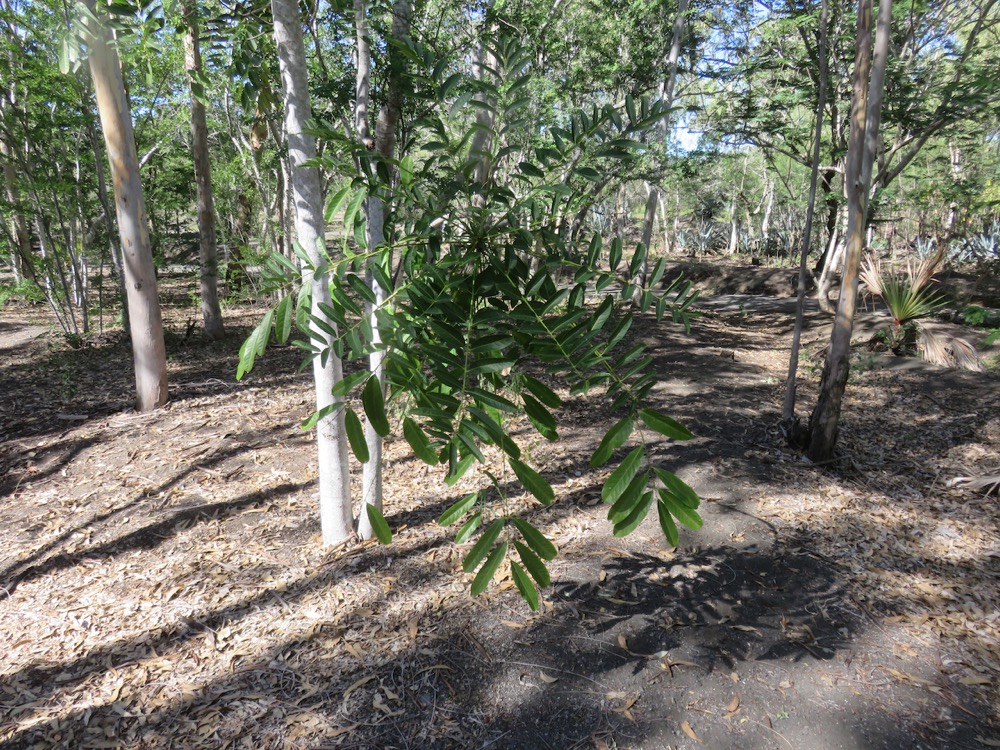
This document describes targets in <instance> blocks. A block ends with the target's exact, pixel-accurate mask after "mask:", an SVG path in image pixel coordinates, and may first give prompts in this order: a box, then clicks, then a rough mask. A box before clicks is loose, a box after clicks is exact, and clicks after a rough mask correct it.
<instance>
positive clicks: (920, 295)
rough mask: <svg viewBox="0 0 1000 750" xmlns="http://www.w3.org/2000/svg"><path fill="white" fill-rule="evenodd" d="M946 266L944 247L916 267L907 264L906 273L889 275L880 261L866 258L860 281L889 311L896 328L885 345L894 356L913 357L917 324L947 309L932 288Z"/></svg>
mask: <svg viewBox="0 0 1000 750" xmlns="http://www.w3.org/2000/svg"><path fill="white" fill-rule="evenodd" d="M943 264H944V247H940V248H939V249H938V251H937V252H936V253H934V254H933V255H928V256H926V257H925V258H924V259H923V260H922V261H920V263H918V264H917V265H916V267H914V266H913V264H912V263H910V262H909V261H907V264H906V272H905V273H892V272H887V271H885V270H883V268H882V262H881V261H880V260H879V259H878V258H873V257H872V256H871V255H868V256H866V257H865V262H864V264H863V266H862V269H861V274H860V277H861V281H863V282H864V283H865V286H867V287H868V290H869V291H870V292H871V293H872V294H874V295H875V296H877V297H881V298H882V301H883V302H885V305H886V307H888V308H889V314H890V315H892V319H893V323H894V327H893V330H892V331H889V332H888V333H887V342H886V343H887V345H888V348H889V349H891V350H892V351H893V353H895V354H906V353H913V352H914V351H915V349H916V340H917V326H916V323H915V321H916V320H919V319H920V318H926V317H928V316H929V315H933V314H934V313H935V312H936V311H938V310H939V309H941V308H942V307H943V306H944V305H945V299H944V297H942V296H941V295H940V294H938V293H936V292H935V291H934V290H932V289H931V288H930V287H929V284H930V283H931V281H932V280H933V278H934V274H935V273H937V272H938V271H939V270H941V266H942V265H943Z"/></svg>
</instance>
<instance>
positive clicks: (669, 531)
mask: <svg viewBox="0 0 1000 750" xmlns="http://www.w3.org/2000/svg"><path fill="white" fill-rule="evenodd" d="M656 513H657V515H658V516H659V517H660V528H661V529H663V536H665V537H666V538H667V542H668V543H669V544H670V546H671V547H676V546H677V543H678V542H679V541H680V535H679V534H678V533H677V524H675V523H674V519H673V516H671V515H670V509H669V508H667V506H666V505H665V504H664V502H663V500H658V501H657V503H656Z"/></svg>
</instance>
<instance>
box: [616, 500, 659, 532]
mask: <svg viewBox="0 0 1000 750" xmlns="http://www.w3.org/2000/svg"><path fill="white" fill-rule="evenodd" d="M652 503H653V492H652V491H649V492H644V493H643V494H642V497H641V498H640V499H639V503H638V504H637V505H636V506H635V508H633V509H632V512H631V513H629V514H628V515H627V516H626V517H625V518H623V519H622V520H621V521H619V522H618V523H616V524H615V527H614V530H613V533H614V535H615V536H617V537H622V536H628V535H629V534H631V533H632V532H633V531H635V529H636V527H637V526H638V525H639V524H640V523H642V520H643V519H644V518H645V517H646V514H647V513H649V506H650V505H652Z"/></svg>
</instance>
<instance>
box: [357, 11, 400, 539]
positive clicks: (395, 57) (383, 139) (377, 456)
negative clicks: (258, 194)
mask: <svg viewBox="0 0 1000 750" xmlns="http://www.w3.org/2000/svg"><path fill="white" fill-rule="evenodd" d="M366 6H367V2H366V0H355V2H354V14H355V27H356V30H357V44H358V76H357V89H356V100H355V101H356V104H355V128H356V130H357V134H358V139H359V140H360V141H361V142H362V143H363V144H366V147H368V144H370V146H371V148H372V149H373V150H374V151H375V153H376V154H378V156H379V157H381V158H382V159H391V158H392V157H393V152H394V150H395V144H396V125H397V124H398V123H399V118H400V114H401V112H402V106H403V90H402V87H403V78H402V65H403V61H402V59H401V56H400V55H399V53H398V52H397V51H396V50H395V48H394V47H393V46H392V45H391V44H390V45H388V48H389V77H388V90H387V93H386V101H385V104H384V105H383V106H382V107H381V109H380V110H379V114H378V119H377V120H376V122H375V137H374V141H373V140H372V138H371V134H370V129H369V126H368V112H369V108H370V95H369V78H370V73H371V47H370V44H369V40H368V38H367V34H368V31H367V28H368V27H367V21H366V15H367V7H366ZM411 12H412V4H411V2H410V0H396V2H395V3H394V4H393V8H392V13H393V20H392V30H391V32H390V33H391V34H392V38H393V39H394V40H396V41H400V40H402V39H403V37H404V36H405V35H406V34H408V33H409V26H410V15H411ZM365 217H366V219H367V226H366V234H365V240H366V242H367V245H368V252H369V253H372V257H371V260H370V261H369V264H370V263H373V262H378V255H377V254H376V253H377V251H378V248H379V247H380V246H381V245H383V244H385V201H384V200H383V197H382V195H381V194H380V193H378V192H375V193H373V194H372V195H369V196H368V198H367V199H366V201H365ZM388 266H389V267H390V268H391V267H392V263H391V262H390V263H389V264H388ZM366 281H367V283H368V286H369V287H370V288H371V290H372V292H374V294H375V302H374V303H367V304H366V306H365V307H366V311H365V312H366V314H367V315H368V316H370V317H369V319H370V320H371V329H372V340H371V344H372V345H373V347H374V349H373V351H372V353H371V354H370V355H369V358H368V369H369V371H370V372H371V373H372V375H373V376H374V377H377V378H378V380H379V383H381V384H382V387H383V389H384V388H385V351H384V350H383V349H382V348H381V344H382V340H381V335H380V332H379V329H378V320H377V313H378V311H379V310H381V309H382V307H383V306H384V305H385V303H386V297H387V295H388V293H389V290H388V289H383V288H382V286H381V285H380V284H379V283H378V282H377V281H376V280H375V277H374V275H373V274H372V272H371V270H370V265H369V270H368V272H367V274H366ZM365 443H366V444H367V446H368V461H366V462H365V463H364V464H363V466H362V470H361V492H362V495H361V508H360V512H359V514H358V536H359V537H361V538H362V539H370V538H371V537H372V536H373V535H374V533H375V532H374V529H373V528H372V525H371V521H370V519H369V518H368V512H367V506H368V505H371V506H373V507H375V508H377V509H378V510H380V511H381V510H382V503H383V493H382V468H383V467H382V436H381V435H379V434H378V433H377V432H376V431H375V429H374V428H373V427H372V425H371V424H370V423H369V422H367V421H366V422H365Z"/></svg>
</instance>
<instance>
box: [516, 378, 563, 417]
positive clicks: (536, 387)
mask: <svg viewBox="0 0 1000 750" xmlns="http://www.w3.org/2000/svg"><path fill="white" fill-rule="evenodd" d="M523 377H524V387H525V388H527V389H528V390H529V391H530V392H531V395H532V396H534V397H535V398H537V399H538V400H539V401H540V402H541V403H543V404H544V405H545V406H547V407H549V408H550V409H558V408H559V407H560V406H562V399H561V398H559V396H557V395H556V394H555V393H554V392H553V391H552V389H550V388H549V387H548V386H547V385H545V383H543V382H541V381H540V380H535V378H533V377H531V376H530V375H525V376H523Z"/></svg>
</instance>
